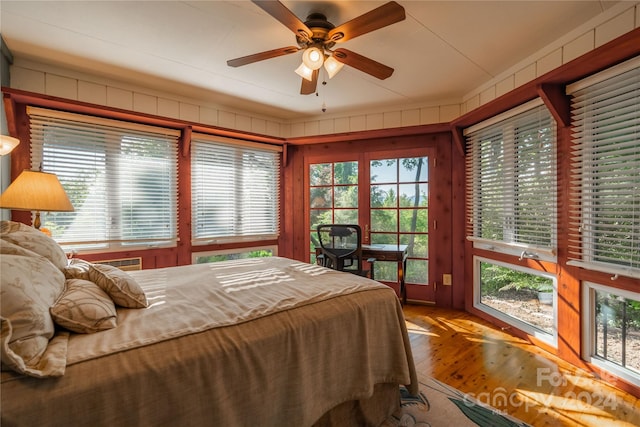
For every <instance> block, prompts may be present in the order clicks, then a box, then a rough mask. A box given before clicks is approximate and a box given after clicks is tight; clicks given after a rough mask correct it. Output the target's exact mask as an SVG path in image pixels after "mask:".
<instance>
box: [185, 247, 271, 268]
mask: <svg viewBox="0 0 640 427" xmlns="http://www.w3.org/2000/svg"><path fill="white" fill-rule="evenodd" d="M277 253H278V247H277V246H264V247H256V248H243V249H228V250H223V251H212V252H198V253H194V254H193V255H192V259H193V263H194V264H205V263H208V262H218V261H227V260H235V259H247V258H262V257H270V256H276V255H277Z"/></svg>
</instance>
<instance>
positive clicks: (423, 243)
mask: <svg viewBox="0 0 640 427" xmlns="http://www.w3.org/2000/svg"><path fill="white" fill-rule="evenodd" d="M400 244H401V245H408V246H409V247H410V248H413V252H412V254H413V256H415V257H419V258H429V236H428V235H426V234H401V235H400Z"/></svg>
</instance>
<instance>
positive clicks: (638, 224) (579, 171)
mask: <svg viewBox="0 0 640 427" xmlns="http://www.w3.org/2000/svg"><path fill="white" fill-rule="evenodd" d="M628 72H632V73H635V76H631V77H630V78H631V79H633V78H634V77H635V79H636V81H635V83H634V84H635V85H636V89H635V91H629V90H628V89H627V88H626V87H625V88H624V89H622V90H620V91H619V92H621V93H622V94H623V96H624V95H626V94H627V93H630V92H634V93H636V94H637V95H636V99H637V98H638V97H640V57H636V58H634V59H631V60H628V61H626V62H623V63H621V64H619V65H617V66H614V67H611V68H608V69H606V70H605V71H602V72H600V73H597V74H594V75H592V76H589V77H587V78H585V79H583V80H580V81H578V82H576V83H574V84H571V85H569V86H567V89H566V93H567V94H568V95H570V96H571V97H572V103H571V111H572V117H573V118H572V127H573V131H574V135H575V136H574V137H573V138H572V141H571V145H572V151H573V153H572V158H573V163H574V164H578V165H579V166H578V167H575V166H573V167H572V171H571V172H572V181H573V184H572V185H571V189H570V191H571V194H572V195H573V202H572V206H571V209H570V211H571V212H572V215H571V219H570V225H571V226H570V228H569V240H570V247H569V260H568V262H567V264H568V265H571V266H577V267H580V268H583V269H585V270H591V271H596V272H601V273H608V274H612V275H613V277H614V278H617V277H618V276H619V275H620V276H627V277H631V278H636V279H638V278H640V256H636V257H635V258H634V257H633V255H631V257H632V258H631V260H630V261H629V262H630V264H631V265H625V264H624V263H615V262H612V261H607V260H598V258H606V257H605V256H604V255H605V253H604V250H605V248H612V247H614V246H613V245H611V244H607V245H602V243H601V242H600V243H599V242H598V241H597V240H598V237H597V236H599V235H601V234H602V233H603V232H605V231H606V230H605V226H599V225H598V222H599V221H604V220H608V219H612V218H613V217H612V216H611V209H602V210H601V211H597V210H596V209H595V207H596V206H597V204H596V201H597V200H600V198H599V197H596V196H597V195H598V194H603V193H604V192H603V190H607V191H609V192H611V191H613V193H612V194H611V195H613V196H619V195H620V192H619V191H616V189H615V187H616V185H618V184H619V182H620V179H623V178H628V179H631V180H632V181H634V178H633V173H628V174H626V175H624V174H621V175H622V177H620V178H618V176H616V178H618V179H616V180H614V181H610V182H608V183H607V182H606V179H607V177H608V176H607V174H611V173H612V172H611V169H610V168H609V169H608V170H609V172H605V171H604V168H603V171H602V172H599V173H598V172H594V171H593V170H594V169H595V165H596V164H598V163H597V162H598V160H601V163H604V160H603V159H605V158H606V156H605V154H600V152H599V150H603V149H605V148H609V147H613V148H617V147H618V146H620V148H624V147H623V146H624V144H625V142H624V140H623V139H620V135H621V134H620V133H619V132H617V131H616V129H609V130H607V129H606V122H605V120H606V117H615V118H616V120H617V119H618V118H619V115H620V113H619V108H617V107H616V106H617V105H618V103H614V102H613V99H614V98H616V91H615V90H614V89H615V88H616V87H617V86H620V85H621V84H622V83H623V82H621V80H624V79H625V77H624V75H625V74H626V73H628ZM607 82H609V85H608V86H606V85H605V84H606V83H607ZM610 87H611V88H610ZM599 91H602V92H604V93H605V94H606V95H605V96H598V97H596V95H597V94H598V92H599ZM585 98H588V99H585ZM630 100H631V102H633V98H628V99H627V98H624V99H622V100H621V102H622V103H624V102H625V101H626V102H629V101H630ZM582 105H583V106H582ZM614 105H615V106H614ZM592 111H593V112H592ZM600 111H604V113H600ZM596 112H598V114H596ZM607 113H609V114H611V116H607V115H606V114H607ZM635 114H636V115H635V117H633V118H631V119H629V120H630V122H631V124H634V123H635V127H636V128H637V127H638V126H640V109H638V108H637V102H636V112H635ZM602 117H604V118H605V119H604V120H602ZM600 120H602V122H601V121H600ZM625 123H626V122H625ZM617 129H619V127H617ZM600 130H602V132H600ZM588 132H589V133H588ZM582 133H584V134H585V136H584V137H582ZM614 133H615V134H614ZM634 134H635V135H638V132H637V131H636V132H635V133H634ZM594 135H595V136H594ZM605 135H606V136H608V138H604V136H605ZM636 142H637V140H636ZM631 144H633V143H631ZM636 150H637V149H636ZM613 151H615V150H613ZM613 151H610V152H613ZM634 162H638V163H640V150H637V151H636V152H635V157H633V155H629V156H627V157H625V160H624V161H622V160H621V161H619V162H618V163H619V164H621V165H622V164H633V163H634ZM619 169H623V167H621V168H619ZM635 182H636V184H639V185H640V178H635ZM596 184H600V186H597V185H596ZM603 185H606V186H603ZM616 206H618V205H616ZM600 213H602V214H600ZM598 218H602V219H600V220H599V219H598ZM631 222H632V224H631V225H630V228H631V236H635V237H632V239H631V241H632V242H633V241H638V240H639V239H640V213H635V214H633V215H632V218H631ZM598 227H600V228H598ZM616 231H617V230H616ZM612 232H613V231H611V233H612ZM634 239H635V240H634ZM598 246H600V248H599V249H601V250H598ZM639 251H640V249H639ZM631 252H633V249H631Z"/></svg>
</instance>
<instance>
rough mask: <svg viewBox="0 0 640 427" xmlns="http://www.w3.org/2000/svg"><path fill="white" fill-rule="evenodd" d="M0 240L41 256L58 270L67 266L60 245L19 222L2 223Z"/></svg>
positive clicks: (0, 225)
mask: <svg viewBox="0 0 640 427" xmlns="http://www.w3.org/2000/svg"><path fill="white" fill-rule="evenodd" d="M0 238H1V239H2V240H6V241H8V242H11V243H14V244H16V245H18V246H20V247H22V248H25V249H29V250H30V251H33V252H35V253H37V254H38V255H42V256H43V257H45V258H47V259H48V260H49V261H51V262H52V263H53V265H55V266H56V267H58V268H59V269H60V270H62V269H63V268H65V267H66V266H67V256H66V255H65V253H64V250H62V248H61V247H60V245H58V243H56V241H55V240H53V239H52V238H51V237H49V236H47V235H46V234H44V233H43V232H42V231H40V230H36V229H35V228H33V227H30V226H28V225H25V224H22V223H20V222H13V221H2V223H1V224H0Z"/></svg>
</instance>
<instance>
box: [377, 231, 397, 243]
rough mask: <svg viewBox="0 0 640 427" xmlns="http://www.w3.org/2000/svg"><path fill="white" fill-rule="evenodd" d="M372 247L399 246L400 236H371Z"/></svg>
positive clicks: (382, 234) (387, 234)
mask: <svg viewBox="0 0 640 427" xmlns="http://www.w3.org/2000/svg"><path fill="white" fill-rule="evenodd" d="M371 244H372V245H397V244H398V235H397V234H389V233H386V234H385V233H376V234H372V235H371Z"/></svg>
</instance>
